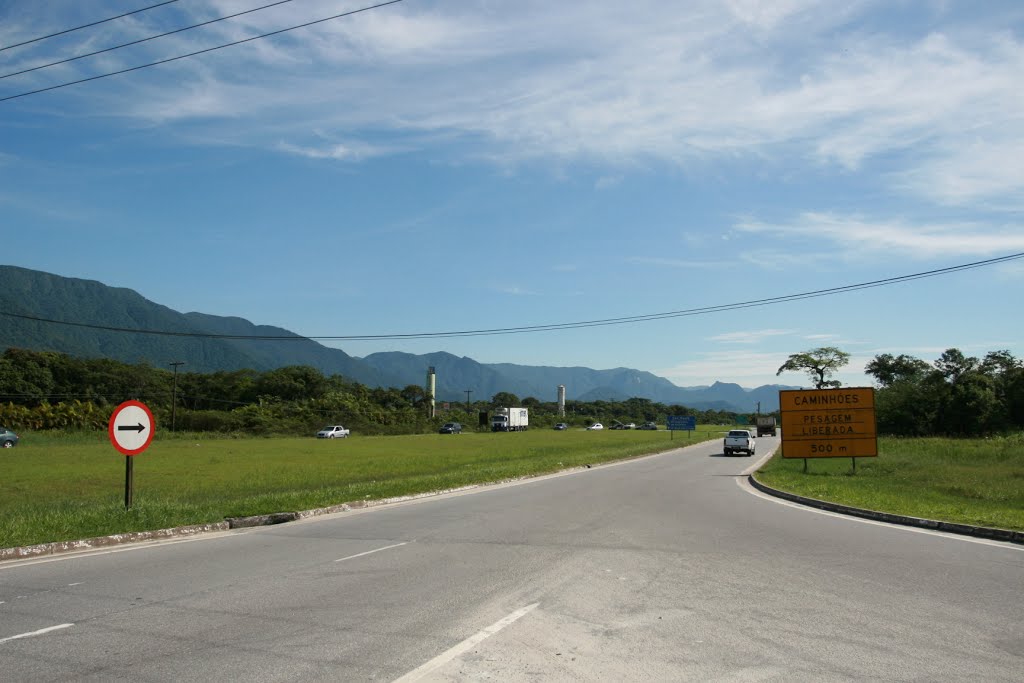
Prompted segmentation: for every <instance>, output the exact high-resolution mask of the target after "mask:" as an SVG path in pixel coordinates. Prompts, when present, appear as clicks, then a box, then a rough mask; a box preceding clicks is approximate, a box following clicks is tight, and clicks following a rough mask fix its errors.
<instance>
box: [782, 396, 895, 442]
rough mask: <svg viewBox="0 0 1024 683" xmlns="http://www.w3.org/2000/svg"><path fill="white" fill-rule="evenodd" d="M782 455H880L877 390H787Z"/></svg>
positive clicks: (784, 402)
mask: <svg viewBox="0 0 1024 683" xmlns="http://www.w3.org/2000/svg"><path fill="white" fill-rule="evenodd" d="M779 405H780V407H781V409H782V410H781V412H782V455H783V457H785V458H862V457H874V456H877V455H878V436H877V432H876V430H875V391H874V389H871V388H870V387H867V388H865V387H852V388H848V389H813V390H802V391H800V390H797V391H791V390H783V391H780V392H779Z"/></svg>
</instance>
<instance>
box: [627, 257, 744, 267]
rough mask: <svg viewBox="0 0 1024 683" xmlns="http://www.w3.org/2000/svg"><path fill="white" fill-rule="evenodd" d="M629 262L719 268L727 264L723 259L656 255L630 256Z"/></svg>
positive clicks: (649, 264) (648, 264)
mask: <svg viewBox="0 0 1024 683" xmlns="http://www.w3.org/2000/svg"><path fill="white" fill-rule="evenodd" d="M626 260H627V261H628V262H630V263H638V264H641V265H647V266H665V267H668V268H721V267H722V266H726V265H728V264H727V263H725V262H723V261H690V260H685V259H671V258H659V257H657V256H630V257H629V258H627V259H626Z"/></svg>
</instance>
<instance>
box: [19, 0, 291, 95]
mask: <svg viewBox="0 0 1024 683" xmlns="http://www.w3.org/2000/svg"><path fill="white" fill-rule="evenodd" d="M294 1H295V0H277V2H272V3H270V4H269V5H263V6H262V7H254V8H252V9H247V10H245V11H244V12H236V13H234V14H228V15H227V16H223V17H218V18H216V19H210V20H209V21H204V22H202V23H199V24H192V25H191V26H185V27H182V28H177V29H174V30H173V31H167V32H165V33H160V34H157V35H155V36H149V37H148V38H139V39H138V40H133V41H131V42H128V43H121V44H120V45H115V46H113V47H105V48H103V49H102V50H96V51H95V52H87V53H85V54H81V55H75V56H74V57H68V58H67V59H61V60H58V61H56V62H50V63H49V64H40V65H39V66H33V67H30V68H28V69H22V70H21V71H12V72H11V73H9V74H3V75H2V76H0V80H3V79H5V78H10V77H12V76H20V75H22V74H27V73H31V72H33V71H39V70H40V69H46V68H49V67H51V66H57V65H58V64H67V63H68V62H74V61H76V60H78V59H85V58H86V57H95V56H96V55H101V54H103V53H104V52H113V51H114V50H120V49H121V48H123V47H131V46H132V45H138V44H140V43H145V42H148V41H150V40H156V39H157V38H166V37H167V36H172V35H174V34H175V33H184V32H185V31H191V30H192V29H194V28H201V27H203V26H209V25H210V24H216V23H217V22H218V21H226V20H228V19H234V18H236V17H240V16H242V15H243V14H252V13H253V12H259V11H260V10H264V9H267V8H268V7H276V6H277V5H284V4H286V3H289V2H294Z"/></svg>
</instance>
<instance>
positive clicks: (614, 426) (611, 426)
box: [608, 420, 627, 429]
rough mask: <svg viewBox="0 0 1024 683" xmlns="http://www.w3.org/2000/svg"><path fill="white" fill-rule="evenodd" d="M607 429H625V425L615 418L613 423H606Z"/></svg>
mask: <svg viewBox="0 0 1024 683" xmlns="http://www.w3.org/2000/svg"><path fill="white" fill-rule="evenodd" d="M608 429H627V427H626V425H624V424H622V423H621V422H619V421H618V420H616V421H615V423H614V424H611V425H608Z"/></svg>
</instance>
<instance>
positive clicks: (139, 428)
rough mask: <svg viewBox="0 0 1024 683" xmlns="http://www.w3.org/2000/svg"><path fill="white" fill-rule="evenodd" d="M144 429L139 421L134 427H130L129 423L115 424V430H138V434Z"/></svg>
mask: <svg viewBox="0 0 1024 683" xmlns="http://www.w3.org/2000/svg"><path fill="white" fill-rule="evenodd" d="M145 430H146V428H145V427H143V426H142V423H141V422H140V423H139V424H137V425H135V426H134V427H132V426H130V425H129V426H125V425H117V431H119V432H138V433H139V434H141V433H142V432H144V431H145Z"/></svg>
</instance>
